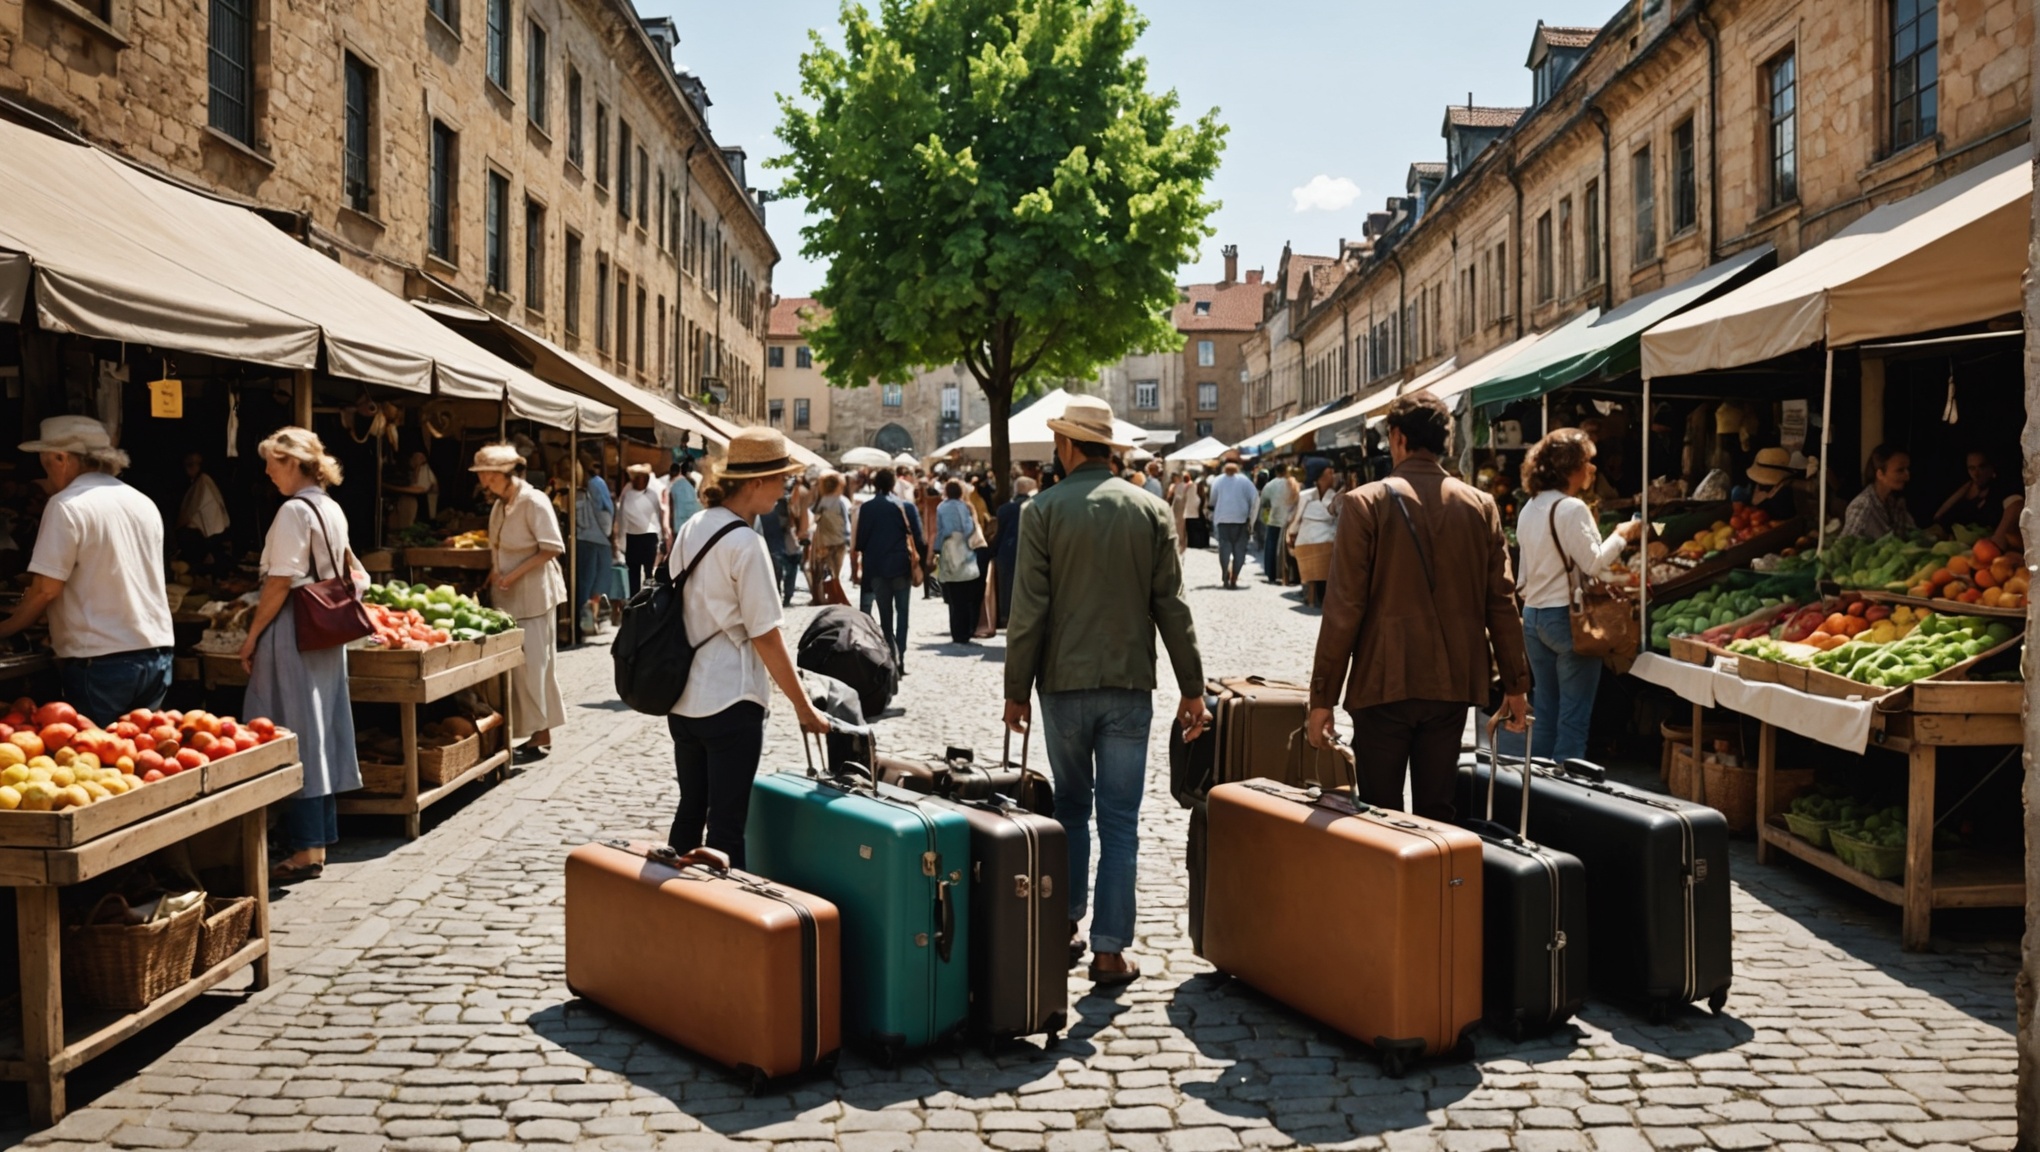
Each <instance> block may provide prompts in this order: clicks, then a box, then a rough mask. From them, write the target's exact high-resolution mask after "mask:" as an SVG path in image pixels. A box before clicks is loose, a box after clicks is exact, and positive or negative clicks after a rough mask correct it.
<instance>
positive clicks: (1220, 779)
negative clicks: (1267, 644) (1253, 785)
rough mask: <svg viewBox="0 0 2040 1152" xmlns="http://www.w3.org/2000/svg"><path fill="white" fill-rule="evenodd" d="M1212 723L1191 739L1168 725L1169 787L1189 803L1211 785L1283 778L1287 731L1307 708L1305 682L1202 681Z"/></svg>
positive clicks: (1260, 678)
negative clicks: (1204, 682) (1186, 739)
mask: <svg viewBox="0 0 2040 1152" xmlns="http://www.w3.org/2000/svg"><path fill="white" fill-rule="evenodd" d="M1204 693H1205V695H1204V706H1205V708H1206V709H1208V710H1209V711H1210V713H1211V723H1209V724H1207V725H1205V728H1204V731H1203V732H1202V733H1200V734H1199V735H1198V737H1197V739H1195V740H1191V741H1187V742H1186V741H1185V740H1184V739H1183V733H1182V730H1181V729H1180V728H1176V727H1173V726H1172V727H1171V728H1170V729H1169V792H1170V793H1171V794H1172V795H1174V796H1175V797H1176V803H1178V804H1181V805H1182V806H1183V807H1185V808H1188V807H1190V806H1191V805H1193V804H1195V803H1196V802H1197V801H1198V800H1199V799H1201V798H1202V797H1203V796H1204V794H1205V793H1207V792H1209V791H1211V789H1212V786H1213V785H1217V784H1225V783H1229V782H1233V781H1239V780H1253V779H1257V778H1259V779H1268V780H1280V779H1283V772H1284V769H1285V765H1286V764H1287V759H1286V757H1287V755H1288V752H1289V736H1290V734H1291V733H1293V732H1296V731H1298V730H1299V729H1301V728H1302V727H1303V721H1304V718H1305V716H1306V715H1308V714H1309V712H1310V689H1309V687H1307V686H1306V685H1302V684H1291V683H1287V682H1285V681H1281V680H1270V679H1268V678H1267V677H1265V676H1236V677H1229V678H1224V679H1218V680H1212V681H1209V682H1208V683H1206V684H1205V686H1204Z"/></svg>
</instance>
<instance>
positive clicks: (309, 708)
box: [244, 604, 361, 800]
mask: <svg viewBox="0 0 2040 1152" xmlns="http://www.w3.org/2000/svg"><path fill="white" fill-rule="evenodd" d="M244 708H245V713H246V718H247V719H250V720H252V719H254V718H255V717H257V716H267V717H268V718H269V719H271V720H274V721H276V725H277V727H279V728H288V729H290V730H291V731H292V732H294V733H296V734H297V738H298V758H299V759H301V760H303V761H304V764H305V786H304V788H303V790H302V791H300V792H299V793H298V796H299V798H301V799H306V800H310V799H316V798H317V797H320V796H331V795H333V794H335V793H338V792H352V791H354V790H355V789H357V788H359V787H361V761H360V759H359V757H358V756H357V755H356V753H355V748H354V708H353V706H352V705H351V704H350V703H349V701H348V699H347V649H345V648H341V647H335V648H324V649H321V650H319V651H317V652H300V651H298V647H297V616H296V615H295V614H294V613H292V611H291V608H290V606H289V605H288V604H286V605H284V609H283V611H281V612H278V613H277V614H276V619H275V620H274V621H272V622H271V623H270V625H269V627H267V628H265V629H263V630H262V638H261V639H260V640H258V641H256V642H255V660H254V668H253V670H252V671H251V672H250V673H249V674H248V697H247V702H246V704H245V706H244Z"/></svg>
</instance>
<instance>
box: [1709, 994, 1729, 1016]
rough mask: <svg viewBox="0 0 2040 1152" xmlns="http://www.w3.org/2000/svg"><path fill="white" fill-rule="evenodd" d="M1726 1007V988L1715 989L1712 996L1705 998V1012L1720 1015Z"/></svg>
mask: <svg viewBox="0 0 2040 1152" xmlns="http://www.w3.org/2000/svg"><path fill="white" fill-rule="evenodd" d="M1727 1006H1728V989H1726V988H1717V989H1715V990H1714V995H1712V996H1709V997H1708V998H1707V1010H1708V1011H1709V1012H1712V1013H1714V1014H1715V1015H1716V1016H1719V1015H1721V1010H1722V1009H1723V1008H1725V1007H1727Z"/></svg>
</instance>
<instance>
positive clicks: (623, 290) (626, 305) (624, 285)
mask: <svg viewBox="0 0 2040 1152" xmlns="http://www.w3.org/2000/svg"><path fill="white" fill-rule="evenodd" d="M616 366H617V367H618V368H628V367H630V274H629V273H627V272H618V273H617V274H616Z"/></svg>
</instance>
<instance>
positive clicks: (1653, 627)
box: [1650, 588, 1785, 651]
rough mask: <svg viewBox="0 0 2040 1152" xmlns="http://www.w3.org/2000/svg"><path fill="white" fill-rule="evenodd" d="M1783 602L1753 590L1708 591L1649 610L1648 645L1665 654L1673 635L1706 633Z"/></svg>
mask: <svg viewBox="0 0 2040 1152" xmlns="http://www.w3.org/2000/svg"><path fill="white" fill-rule="evenodd" d="M1784 602H1785V601H1784V598H1783V597H1779V596H1765V595H1760V594H1759V593H1758V592H1756V591H1755V590H1753V589H1742V590H1730V589H1723V588H1708V589H1706V590H1704V591H1701V592H1696V593H1694V594H1693V595H1691V596H1688V597H1687V598H1686V599H1684V600H1678V601H1674V602H1673V603H1671V604H1667V605H1664V606H1662V607H1655V606H1654V607H1652V609H1651V612H1650V646H1651V647H1652V648H1656V649H1658V650H1659V651H1665V650H1666V649H1668V648H1670V647H1671V638H1672V637H1673V636H1690V635H1694V634H1697V633H1702V632H1706V631H1708V630H1709V629H1712V628H1719V627H1721V626H1722V625H1724V624H1728V623H1730V622H1732V621H1736V620H1741V619H1743V618H1744V617H1746V616H1749V615H1751V614H1752V613H1754V612H1757V611H1758V610H1760V609H1764V608H1776V607H1778V606H1779V605H1781V604H1783V603H1784Z"/></svg>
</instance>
